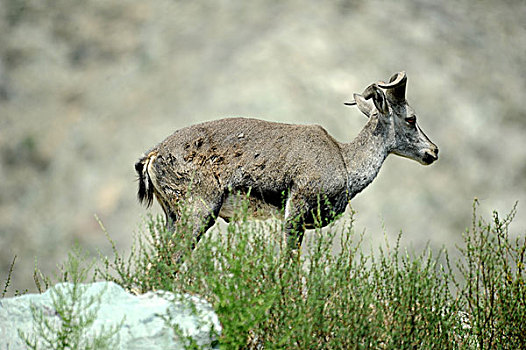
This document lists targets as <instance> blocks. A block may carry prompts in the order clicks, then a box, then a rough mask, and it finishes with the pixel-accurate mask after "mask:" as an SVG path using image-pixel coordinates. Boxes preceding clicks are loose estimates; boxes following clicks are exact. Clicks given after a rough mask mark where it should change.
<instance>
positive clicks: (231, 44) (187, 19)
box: [0, 0, 526, 291]
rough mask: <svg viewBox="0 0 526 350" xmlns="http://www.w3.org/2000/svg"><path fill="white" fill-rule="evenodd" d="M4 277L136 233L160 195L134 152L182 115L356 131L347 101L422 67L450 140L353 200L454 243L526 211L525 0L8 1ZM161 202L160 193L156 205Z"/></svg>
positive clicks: (381, 232)
mask: <svg viewBox="0 0 526 350" xmlns="http://www.w3.org/2000/svg"><path fill="white" fill-rule="evenodd" d="M0 33H1V34H0V283H1V285H0V286H1V287H3V284H4V281H5V278H6V277H7V271H8V269H9V265H10V263H11V261H12V259H13V257H14V256H15V255H16V256H17V263H16V265H15V270H14V272H13V276H12V278H13V280H12V287H11V289H10V290H11V291H14V290H15V289H18V290H24V289H26V288H29V290H30V291H34V290H35V287H34V284H33V281H32V274H33V268H34V264H35V257H36V258H37V259H38V265H39V267H40V268H41V269H42V270H43V271H44V272H46V273H52V272H53V271H55V267H56V265H57V264H59V263H61V262H62V261H63V260H64V258H65V255H66V253H67V251H68V250H70V247H71V246H72V245H73V244H74V243H75V242H79V244H80V245H81V246H82V247H84V248H86V249H88V250H89V251H91V252H96V251H97V250H99V251H101V252H102V253H103V254H110V253H111V247H110V244H109V243H108V242H107V240H106V238H105V236H104V233H103V231H102V230H101V229H100V228H99V225H98V223H97V221H96V220H95V218H94V214H97V215H98V216H99V217H100V218H101V220H102V221H103V223H104V225H105V226H106V228H107V230H108V232H109V234H110V235H111V237H113V239H114V240H115V241H116V244H117V248H118V249H119V250H120V251H123V252H125V251H126V250H127V249H129V247H130V244H131V240H132V237H133V234H134V232H137V231H138V230H139V227H140V225H141V222H142V220H143V218H144V216H145V215H146V213H147V212H148V211H147V210H146V209H145V208H144V207H141V206H139V204H138V203H137V200H136V191H137V182H136V181H135V176H136V175H135V171H134V168H133V165H134V163H135V161H136V160H137V159H138V157H139V156H140V155H141V154H142V152H144V151H146V150H147V149H149V148H150V147H152V146H154V145H155V144H156V143H158V142H160V141H161V140H163V139H164V138H165V137H166V136H168V135H169V134H171V133H172V132H173V131H174V130H176V129H178V128H181V127H184V126H188V125H190V124H193V123H197V122H201V121H205V120H211V119H217V118H221V117H226V116H250V117H257V118H261V119H266V120H272V121H281V122H289V123H318V124H321V125H323V126H324V127H325V128H326V129H327V130H328V131H329V132H330V133H331V134H332V135H333V136H334V137H335V138H336V139H337V140H339V141H350V140H351V139H352V138H353V137H354V136H356V135H357V134H358V132H359V131H360V129H361V128H362V127H363V125H364V124H365V122H366V119H365V117H363V116H362V115H361V113H360V112H359V111H358V110H357V109H356V108H348V107H345V106H344V105H343V102H345V101H347V100H349V99H350V98H351V96H352V93H353V92H362V90H363V89H364V88H365V87H366V86H367V85H368V84H370V83H372V82H374V81H377V80H385V79H388V78H389V77H390V76H391V75H392V74H393V73H395V72H397V71H400V70H406V71H407V75H408V91H407V93H408V100H409V102H410V103H411V105H412V106H413V107H414V108H415V110H416V112H417V114H418V116H419V123H420V126H421V127H422V129H423V130H424V131H425V132H426V133H427V135H428V136H429V137H430V139H431V140H432V141H434V142H435V143H436V144H437V145H438V146H439V148H440V159H439V161H438V162H437V163H435V164H433V165H432V166H429V167H423V166H421V165H420V164H418V163H416V162H413V161H410V160H407V159H402V158H398V157H395V156H391V157H389V158H388V160H387V161H386V163H385V165H384V167H383V168H382V170H381V171H380V174H379V176H378V178H377V179H376V180H375V181H374V182H373V183H372V185H371V186H369V187H368V188H367V189H366V190H365V191H364V192H362V193H361V194H360V195H358V196H357V197H356V198H355V199H354V200H353V202H352V206H353V209H354V210H356V211H357V214H356V227H357V229H358V230H359V231H363V230H365V245H364V247H365V248H367V249H369V248H371V247H375V246H376V245H377V244H380V243H381V242H383V241H384V236H385V237H387V239H388V240H393V239H395V238H396V236H397V235H398V232H399V231H400V230H403V233H404V235H403V239H402V245H404V246H406V247H408V248H410V249H416V250H421V249H423V248H424V247H425V246H426V244H429V245H430V246H431V247H432V248H433V249H440V248H441V247H442V246H445V247H446V248H448V249H451V252H454V250H455V248H454V247H455V244H458V243H460V242H462V233H463V232H464V231H465V229H466V227H468V226H470V223H471V211H472V203H473V199H474V198H475V197H477V198H478V199H479V200H480V203H481V205H480V210H479V212H480V213H481V214H483V215H486V216H487V215H491V212H492V210H493V209H497V210H499V211H500V212H501V213H502V215H504V214H505V213H507V212H508V211H509V210H510V209H511V208H512V206H513V204H514V202H515V201H517V200H518V201H519V207H518V209H519V212H518V215H517V217H516V219H515V222H514V225H513V228H514V230H515V231H516V232H517V233H524V231H525V227H526V216H525V213H526V208H524V205H526V141H525V135H526V107H525V106H524V100H525V94H524V91H526V89H525V88H526V86H525V85H526V83H525V82H526V2H524V1H521V0H517V1H511V0H504V1H490V0H461V1H458V0H454V1H453V0H449V1H440V2H437V1H434V0H416V1H409V0H403V1H396V2H394V1H393V2H391V1H380V0H367V1H366V0H356V1H348V0H338V1H332V2H319V1H300V0H280V1H270V0H265V1H264V0H255V1H227V0H219V1H214V2H209V1H173V0H171V1H168V0H155V1H148V2H146V1H142V0H118V1H117V0H114V1H109V0H82V1H80V0H79V1H72V0H40V1H31V0H2V1H1V2H0ZM149 211H150V212H152V213H160V212H161V211H160V208H159V206H158V205H157V204H155V205H154V206H153V208H152V209H149Z"/></svg>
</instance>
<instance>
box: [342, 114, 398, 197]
mask: <svg viewBox="0 0 526 350" xmlns="http://www.w3.org/2000/svg"><path fill="white" fill-rule="evenodd" d="M389 139H390V137H389V130H388V129H387V128H385V127H384V126H382V125H381V124H379V122H378V119H376V118H375V119H374V120H369V122H368V123H367V124H366V126H365V127H364V128H363V129H362V131H360V133H359V134H358V136H356V138H355V139H354V140H352V141H351V142H350V143H347V144H344V145H343V147H342V148H343V157H344V159H345V164H346V166H347V174H348V183H347V190H348V199H349V200H350V199H352V198H353V197H354V196H356V195H357V194H358V193H360V192H361V191H362V190H363V189H364V188H366V187H367V186H368V185H369V184H370V183H371V182H372V181H373V180H374V179H375V178H376V176H377V175H378V172H379V171H380V168H381V167H382V164H383V163H384V161H385V159H386V158H387V155H388V154H389V150H390V144H389Z"/></svg>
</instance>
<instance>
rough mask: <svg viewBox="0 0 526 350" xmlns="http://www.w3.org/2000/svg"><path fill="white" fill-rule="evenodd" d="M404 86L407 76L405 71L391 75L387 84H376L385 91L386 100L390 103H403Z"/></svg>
mask: <svg viewBox="0 0 526 350" xmlns="http://www.w3.org/2000/svg"><path fill="white" fill-rule="evenodd" d="M406 84H407V76H406V75H405V71H402V72H399V73H396V74H395V75H393V76H392V77H391V79H390V80H389V83H385V82H383V81H380V82H378V86H380V87H381V88H384V89H386V90H387V91H386V95H387V99H388V100H391V101H405V87H406Z"/></svg>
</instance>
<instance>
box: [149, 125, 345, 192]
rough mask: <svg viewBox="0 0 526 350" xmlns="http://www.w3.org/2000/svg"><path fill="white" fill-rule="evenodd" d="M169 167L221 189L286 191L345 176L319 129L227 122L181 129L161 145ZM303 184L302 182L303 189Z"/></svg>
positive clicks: (335, 151) (329, 141)
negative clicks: (207, 179)
mask: <svg viewBox="0 0 526 350" xmlns="http://www.w3.org/2000/svg"><path fill="white" fill-rule="evenodd" d="M157 151H158V157H162V158H165V159H167V160H170V161H169V163H170V164H167V165H169V166H170V165H171V166H174V167H176V168H178V170H179V171H182V172H184V173H187V174H189V175H193V176H194V177H197V178H199V177H201V176H200V175H205V176H209V175H212V177H213V178H215V179H216V181H217V184H218V185H219V186H220V187H231V188H232V189H237V188H238V187H244V188H248V187H252V188H258V189H260V190H262V191H271V190H275V191H282V190H284V189H287V188H289V187H290V186H292V185H293V183H295V182H296V184H297V185H298V182H301V181H306V179H303V176H302V175H303V173H305V174H307V173H308V174H309V180H308V181H317V180H319V181H322V179H321V178H322V177H323V176H327V175H328V174H324V172H325V171H326V169H327V168H328V167H330V169H331V172H332V173H333V176H337V175H338V171H341V172H342V173H345V164H344V163H343V158H341V155H340V148H339V145H338V143H337V142H336V141H335V140H334V139H333V138H332V137H331V136H330V135H329V134H328V133H327V132H326V131H325V129H323V128H322V127H320V126H318V125H295V124H284V123H273V122H267V121H262V120H258V119H248V118H228V119H221V120H216V121H210V122H205V123H201V124H196V125H192V126H189V127H186V128H183V129H180V130H177V131H176V132H175V133H173V134H172V135H171V136H169V137H168V138H167V139H166V140H164V141H163V142H161V143H160V144H159V145H158V146H157ZM299 185H301V183H300V184H299Z"/></svg>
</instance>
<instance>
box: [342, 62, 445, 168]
mask: <svg viewBox="0 0 526 350" xmlns="http://www.w3.org/2000/svg"><path fill="white" fill-rule="evenodd" d="M406 84H407V76H406V75H405V72H400V73H397V74H395V75H393V76H392V77H391V79H390V81H389V83H385V82H383V81H380V82H377V83H374V84H371V85H369V86H368V87H367V88H366V89H365V90H364V92H363V93H362V94H361V95H360V94H354V101H353V102H348V103H345V104H346V105H356V106H358V108H359V109H360V111H362V113H363V114H365V115H366V116H367V117H369V118H378V121H379V122H380V123H383V124H386V125H388V127H389V130H390V131H391V133H392V135H393V136H394V138H393V140H392V147H391V150H390V151H391V153H394V154H396V155H399V156H402V157H407V158H410V159H413V160H416V161H417V162H419V163H421V164H424V165H429V164H431V163H433V162H434V161H436V160H437V159H438V147H437V146H436V145H435V144H434V143H433V142H431V140H429V138H428V137H427V136H426V134H424V132H423V131H422V129H420V127H419V126H418V123H417V120H416V119H417V118H416V115H415V111H414V110H413V108H411V106H409V104H408V103H407V100H406V98H405V90H406Z"/></svg>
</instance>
